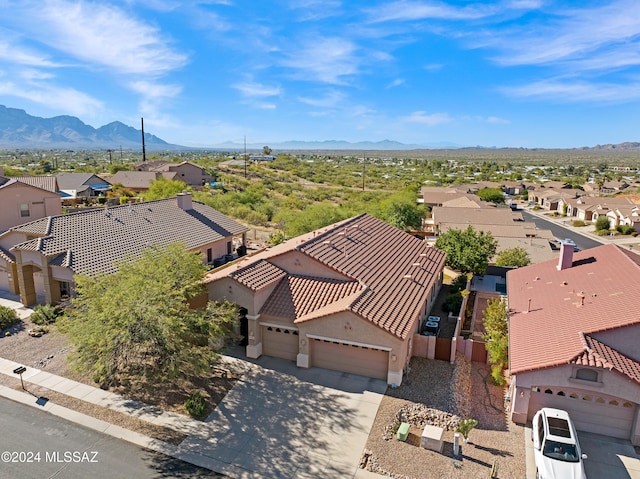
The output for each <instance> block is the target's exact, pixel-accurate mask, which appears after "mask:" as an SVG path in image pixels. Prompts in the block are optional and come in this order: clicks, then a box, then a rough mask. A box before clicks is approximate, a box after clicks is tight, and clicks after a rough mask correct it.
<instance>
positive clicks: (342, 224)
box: [295, 213, 371, 251]
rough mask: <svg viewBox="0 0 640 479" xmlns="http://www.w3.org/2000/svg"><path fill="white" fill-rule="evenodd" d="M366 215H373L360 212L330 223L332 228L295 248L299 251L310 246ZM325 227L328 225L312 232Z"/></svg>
mask: <svg viewBox="0 0 640 479" xmlns="http://www.w3.org/2000/svg"><path fill="white" fill-rule="evenodd" d="M366 216H371V215H369V214H367V213H360V214H359V215H357V216H353V217H351V218H347V219H344V220H342V221H339V222H337V223H334V224H333V225H330V226H332V227H331V228H330V229H328V230H325V231H322V233H320V234H317V235H314V236H312V237H311V238H309V239H308V240H306V241H304V242H302V243H300V244H298V245H296V247H295V249H296V250H298V251H299V250H301V249H302V248H303V247H305V246H308V245H309V244H311V243H313V242H317V241H319V240H321V239H323V238H325V237H326V236H328V235H329V234H332V233H334V232H335V231H337V230H339V229H340V228H345V227H346V225H347V224H349V223H353V222H354V221H359V220H361V219H362V218H364V217H366ZM324 228H326V226H325V227H323V228H318V229H317V230H314V231H312V233H314V232H315V231H321V230H323V229H324Z"/></svg>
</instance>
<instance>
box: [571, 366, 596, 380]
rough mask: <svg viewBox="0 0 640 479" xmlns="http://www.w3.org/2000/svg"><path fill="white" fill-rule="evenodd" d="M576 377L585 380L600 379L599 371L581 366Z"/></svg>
mask: <svg viewBox="0 0 640 479" xmlns="http://www.w3.org/2000/svg"><path fill="white" fill-rule="evenodd" d="M576 379H582V380H583V381H593V382H597V381H598V371H595V370H594V369H587V368H581V369H578V370H577V371H576Z"/></svg>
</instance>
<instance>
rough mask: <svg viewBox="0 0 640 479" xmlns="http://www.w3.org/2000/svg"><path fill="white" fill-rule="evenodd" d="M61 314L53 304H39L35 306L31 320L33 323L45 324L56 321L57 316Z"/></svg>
mask: <svg viewBox="0 0 640 479" xmlns="http://www.w3.org/2000/svg"><path fill="white" fill-rule="evenodd" d="M59 315H60V310H59V309H58V308H56V307H55V306H52V305H51V304H44V305H42V304H39V305H37V306H36V307H35V308H33V313H32V314H31V322H32V323H33V324H38V325H45V324H51V323H55V322H56V318H57V317H58V316H59Z"/></svg>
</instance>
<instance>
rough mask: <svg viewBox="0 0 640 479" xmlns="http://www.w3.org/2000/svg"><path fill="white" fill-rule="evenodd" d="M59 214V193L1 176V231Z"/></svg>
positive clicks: (60, 208) (60, 209)
mask: <svg viewBox="0 0 640 479" xmlns="http://www.w3.org/2000/svg"><path fill="white" fill-rule="evenodd" d="M54 180H55V178H54ZM59 214H62V205H61V202H60V195H58V194H57V193H55V192H52V191H48V190H46V189H43V188H39V187H37V186H32V185H30V184H28V183H25V182H23V181H21V180H18V179H16V178H11V179H10V178H5V177H4V176H0V232H2V231H5V230H8V229H9V228H12V227H14V226H17V225H21V224H22V223H28V222H29V221H33V220H37V219H40V218H43V217H45V216H51V215H59ZM0 288H2V283H0Z"/></svg>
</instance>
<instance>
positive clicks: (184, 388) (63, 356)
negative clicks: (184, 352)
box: [0, 319, 239, 437]
mask: <svg viewBox="0 0 640 479" xmlns="http://www.w3.org/2000/svg"><path fill="white" fill-rule="evenodd" d="M33 327H34V325H33V324H32V323H31V321H29V320H28V319H25V320H22V321H21V322H20V323H18V324H16V325H14V326H12V327H11V328H9V331H11V335H10V336H4V334H3V335H2V336H0V357H3V358H5V359H10V360H12V361H16V362H18V363H21V364H24V365H25V366H30V367H34V368H38V369H42V370H44V371H47V372H50V373H52V374H56V375H59V376H64V377H67V378H71V379H74V380H76V381H79V382H82V383H85V384H88V385H90V386H94V387H100V386H99V385H98V384H95V383H94V382H93V381H92V380H91V378H90V377H88V376H86V375H82V374H79V373H77V372H76V371H74V370H73V369H72V368H70V366H69V363H68V361H67V356H68V354H69V351H71V350H72V348H73V346H72V345H71V344H70V343H69V341H68V339H67V338H66V336H64V335H62V334H61V333H59V332H58V331H57V330H56V326H55V324H54V325H51V326H50V327H49V328H50V332H49V333H48V334H45V335H44V336H42V337H39V338H34V337H31V336H29V334H28V330H29V329H31V328H33ZM238 379H239V377H238V376H237V375H234V374H232V373H230V372H228V371H226V370H223V369H219V368H217V367H214V368H212V369H211V370H210V371H208V372H206V373H204V374H201V375H199V376H190V375H186V376H183V377H181V378H178V379H176V380H175V381H173V383H171V384H167V383H166V382H165V383H163V384H149V383H132V384H131V385H129V387H127V388H122V387H121V388H117V389H112V391H113V392H115V393H118V394H121V395H123V396H125V397H127V398H129V399H135V400H138V401H143V402H146V403H147V404H151V405H154V406H159V407H161V408H163V409H165V410H169V411H173V412H176V413H179V414H184V415H188V413H187V411H186V410H185V408H184V402H185V401H186V399H187V398H188V397H189V395H190V394H191V393H192V392H194V391H200V392H202V393H203V395H204V396H205V397H206V398H207V399H208V411H207V415H208V414H209V413H210V412H211V411H213V409H214V408H215V407H216V405H217V404H218V403H219V402H220V401H221V400H222V399H223V398H224V397H225V395H226V394H227V392H228V391H229V390H230V389H231V388H232V387H233V385H234V384H235V383H236V382H237V380H238ZM0 384H5V385H8V386H10V387H16V388H20V385H19V384H20V382H19V381H16V380H15V379H14V378H11V377H9V376H6V375H4V374H0ZM32 389H33V388H32ZM32 392H34V393H37V394H41V395H43V396H46V397H48V398H49V399H50V400H52V401H54V402H56V403H57V404H60V405H63V406H65V407H69V408H71V409H75V410H78V411H80V412H84V413H85V414H88V415H91V416H93V417H96V418H98V419H103V420H105V421H108V422H111V423H114V424H118V425H120V426H122V427H127V428H128V429H132V430H137V431H139V432H143V433H144V434H148V435H152V436H153V437H156V436H157V435H154V434H149V430H148V429H146V428H147V426H148V424H146V423H145V424H139V423H144V421H139V420H137V419H135V418H132V417H130V416H126V415H124V414H120V416H116V415H117V414H119V413H114V412H113V411H110V410H108V409H106V408H102V407H99V406H94V405H90V404H89V403H86V402H84V401H80V400H77V399H73V398H70V397H69V396H65V395H63V394H57V393H55V392H53V391H45V390H42V391H40V390H38V391H32ZM114 421H116V422H114ZM158 433H159V434H160V433H162V431H159V432H158Z"/></svg>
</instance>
